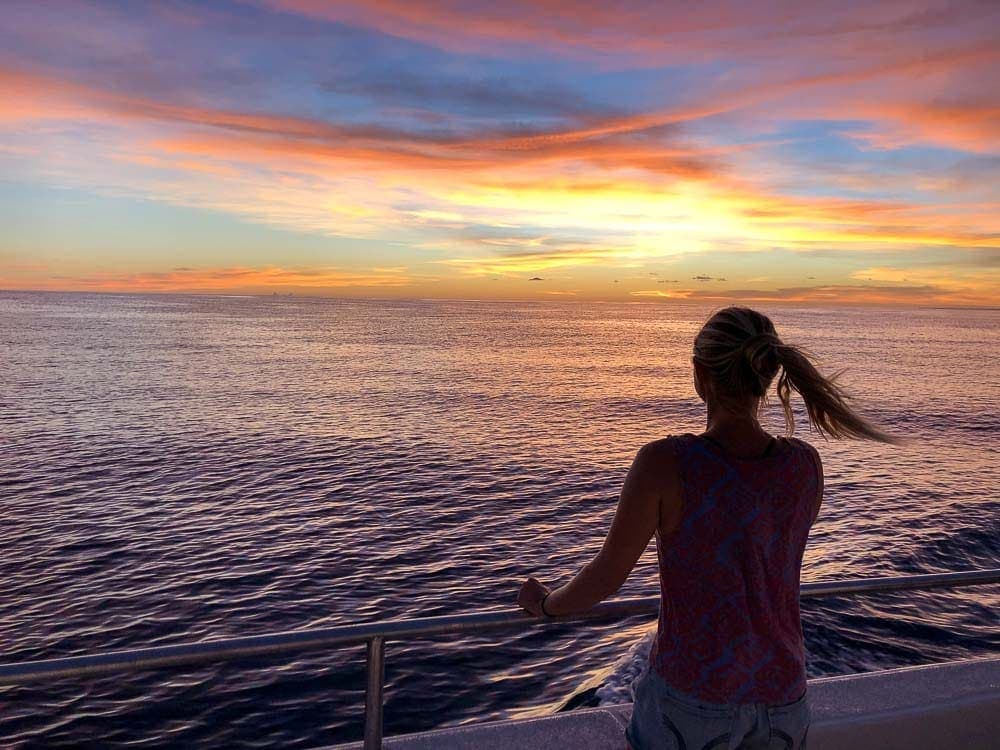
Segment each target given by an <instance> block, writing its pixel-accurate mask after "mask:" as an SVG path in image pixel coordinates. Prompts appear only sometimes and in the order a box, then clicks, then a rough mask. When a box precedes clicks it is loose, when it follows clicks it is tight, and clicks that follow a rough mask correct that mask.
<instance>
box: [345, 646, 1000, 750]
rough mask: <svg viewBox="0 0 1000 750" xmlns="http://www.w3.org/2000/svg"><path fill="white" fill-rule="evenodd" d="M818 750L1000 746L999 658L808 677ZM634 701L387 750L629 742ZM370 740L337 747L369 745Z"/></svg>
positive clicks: (617, 745) (427, 735)
mask: <svg viewBox="0 0 1000 750" xmlns="http://www.w3.org/2000/svg"><path fill="white" fill-rule="evenodd" d="M809 695H810V700H811V705H812V724H811V726H810V729H809V739H808V745H809V748H810V750H841V749H842V748H850V750H867V749H868V748H872V749H874V748H878V749H879V750H897V749H898V750H918V749H923V748H926V750H947V749H948V748H957V749H960V750H992V749H993V748H998V747H1000V656H998V657H986V658H977V659H966V660H961V661H951V662H945V663H942V664H929V665H926V666H916V667H901V668H898V669H887V670H881V671H876V672H864V673H860V674H851V675H841V676H837V677H821V678H817V679H814V680H810V681H809ZM631 712H632V706H631V705H630V704H626V705H620V706H608V707H606V708H603V707H602V708H588V709H579V710H576V711H567V712H564V713H558V714H553V715H551V716H542V717H538V718H532V719H520V720H511V721H494V722H487V723H482V724H466V725H462V726H457V727H449V728H445V729H435V730H431V731H428V732H419V733H416V734H408V735H400V736H396V737H388V738H386V739H385V740H384V741H383V747H385V748H387V749H389V750H431V749H432V748H434V749H436V748H445V749H446V750H507V749H508V748H519V749H523V750H533V749H534V748H537V749H538V750H563V749H565V750H624V748H625V736H624V732H625V725H626V724H627V722H628V719H629V716H630V715H631ZM361 748H362V744H361V743H360V742H358V743H349V744H345V745H338V746H336V748H334V749H333V750H361Z"/></svg>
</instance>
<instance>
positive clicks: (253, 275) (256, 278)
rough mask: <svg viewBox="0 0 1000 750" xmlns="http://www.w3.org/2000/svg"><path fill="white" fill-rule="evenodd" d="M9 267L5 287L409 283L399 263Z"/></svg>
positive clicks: (1, 272)
mask: <svg viewBox="0 0 1000 750" xmlns="http://www.w3.org/2000/svg"><path fill="white" fill-rule="evenodd" d="M11 270H13V269H11V268H9V267H8V266H6V265H0V286H3V287H4V288H9V289H15V288H17V289H36V290H45V289H56V290H76V291H133V292H196V291H199V292H220V291H234V290H235V291H267V292H269V291H271V290H275V289H304V290H313V291H316V292H321V291H324V290H333V289H336V290H349V289H363V290H366V291H368V292H369V293H371V292H372V291H373V290H377V289H384V288H393V287H404V286H407V285H410V284H411V283H413V279H411V278H410V277H409V276H407V274H406V273H405V269H401V268H383V269H369V270H352V269H343V268H335V267H328V268H315V267H313V268H299V269H294V268H280V267H275V266H265V267H259V268H254V267H231V268H186V267H184V268H180V267H179V268H173V269H170V270H168V271H137V272H125V271H108V272H99V273H98V272H89V273H80V274H74V273H59V274H56V273H51V270H50V269H46V270H49V271H50V272H49V273H48V274H34V275H32V276H29V277H24V276H19V277H17V278H13V277H11V276H10V275H8V274H9V272H10V271H11ZM5 277H6V278H5Z"/></svg>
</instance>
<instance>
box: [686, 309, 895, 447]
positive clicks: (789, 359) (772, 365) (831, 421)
mask: <svg viewBox="0 0 1000 750" xmlns="http://www.w3.org/2000/svg"><path fill="white" fill-rule="evenodd" d="M694 359H695V361H696V362H699V363H701V364H702V365H703V366H704V367H705V368H707V370H708V372H709V374H710V376H711V380H712V385H713V393H714V394H715V395H716V396H717V397H718V399H719V401H720V404H721V405H722V406H723V408H727V409H729V410H731V411H737V412H738V411H740V410H741V409H745V403H746V401H747V400H748V399H749V397H751V396H752V397H755V398H758V399H760V400H761V401H760V402H758V405H759V403H761V402H763V401H765V400H766V399H767V391H768V388H769V387H770V385H771V382H772V381H773V380H774V377H775V376H776V375H777V374H778V372H779V370H780V371H781V376H780V377H779V378H778V386H777V388H776V392H777V394H778V399H779V400H780V401H781V407H782V410H783V411H784V415H785V429H786V431H787V433H788V434H789V435H791V434H792V433H794V432H795V417H794V416H793V414H792V406H791V395H792V391H795V392H796V393H798V394H799V395H800V396H802V400H803V401H804V402H805V405H806V412H807V414H808V415H809V423H810V424H811V425H812V426H813V427H814V428H815V429H816V430H818V431H819V432H820V434H822V435H829V436H830V437H834V438H860V439H863V440H876V441H878V442H881V443H897V442H900V441H899V440H898V438H895V437H893V436H891V435H888V434H886V433H885V432H883V431H882V430H880V429H879V428H877V427H875V426H874V425H873V424H871V423H870V422H869V421H868V420H866V419H865V418H864V417H862V416H860V415H859V414H857V413H856V412H855V411H854V410H853V409H852V408H851V406H850V402H851V400H852V399H851V397H850V396H849V395H848V394H847V393H846V392H845V391H844V390H843V389H842V388H841V387H840V386H839V385H838V384H837V382H836V381H837V378H838V376H839V375H840V373H837V374H835V375H832V376H830V377H825V376H824V375H822V374H821V373H820V372H819V370H817V369H816V366H815V365H814V364H813V362H812V359H811V357H810V356H809V355H808V354H807V353H806V352H805V351H803V350H802V349H800V348H798V347H796V346H793V345H791V344H786V343H784V342H783V341H782V340H781V339H780V338H779V336H778V333H777V331H775V329H774V324H773V323H772V322H771V319H770V318H768V317H767V316H766V315H763V314H761V313H759V312H757V311H756V310H751V309H750V308H747V307H727V308H725V309H724V310H720V311H719V312H717V313H715V314H714V315H713V316H712V317H711V318H709V320H708V322H707V323H705V325H704V327H703V328H702V329H701V331H700V332H699V333H698V335H697V336H696V337H695V340H694Z"/></svg>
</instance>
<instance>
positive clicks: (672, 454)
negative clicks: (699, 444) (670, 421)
mask: <svg viewBox="0 0 1000 750" xmlns="http://www.w3.org/2000/svg"><path fill="white" fill-rule="evenodd" d="M683 438H684V436H683V435H668V436H667V437H665V438H660V439H659V440H652V441H650V442H648V443H646V444H645V445H644V446H642V448H640V449H639V455H638V456H637V457H636V462H637V463H638V464H639V466H640V469H641V470H643V471H648V472H650V473H651V474H653V475H655V476H657V477H663V476H664V474H665V473H669V471H670V470H671V469H673V468H675V467H676V466H677V448H678V446H679V444H680V441H681V440H682V439H683Z"/></svg>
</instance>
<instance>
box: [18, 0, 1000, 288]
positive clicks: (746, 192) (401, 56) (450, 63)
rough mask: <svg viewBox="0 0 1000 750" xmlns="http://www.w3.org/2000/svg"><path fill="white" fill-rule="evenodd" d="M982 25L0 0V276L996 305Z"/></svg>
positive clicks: (824, 16) (877, 13) (937, 14)
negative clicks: (0, 2)
mask: <svg viewBox="0 0 1000 750" xmlns="http://www.w3.org/2000/svg"><path fill="white" fill-rule="evenodd" d="M998 39H1000V3H998V2H996V1H995V0H988V1H986V2H892V1H890V2H872V1H871V0H869V1H867V2H857V3H854V2H836V3H833V2H816V3H809V2H800V1H796V2H772V3H754V2H730V3H716V2H701V3H678V2H662V1H661V2H625V3H613V2H607V3H590V2H586V3H585V2H571V1H570V0H542V1H540V2H523V1H521V0H513V1H506V2H495V0H490V1H489V2H485V1H484V2H458V1H457V0H439V1H435V2H417V1H416V0H359V1H357V2H353V1H347V0H345V1H343V2H336V1H334V2H321V0H256V1H247V2H181V1H176V2H173V1H165V2H157V3H151V2H150V3H147V2H135V1H132V0H121V1H120V2H83V1H80V2H75V1H65V2H64V1H63V0H52V1H46V2H38V1H37V0H31V1H29V2H20V1H19V0H5V1H4V2H3V4H2V13H0V225H2V227H3V231H2V234H0V288H2V289H50V290H90V291H164V292H166V291H206V292H223V293H271V292H281V293H284V292H295V293H298V294H322V295H331V296H343V295H350V296H370V297H406V298H413V297H442V298H479V299H494V298H496V299H519V298H530V299H607V300H633V301H641V300H656V299H663V298H674V299H677V298H685V299H707V300H719V301H720V302H724V301H729V300H734V299H738V300H745V301H761V300H768V301H775V300H789V301H801V302H808V303H824V304H825V303H830V302H899V303H906V304H913V303H916V304H930V305H998V304H1000V44H998V43H997V40H998Z"/></svg>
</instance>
